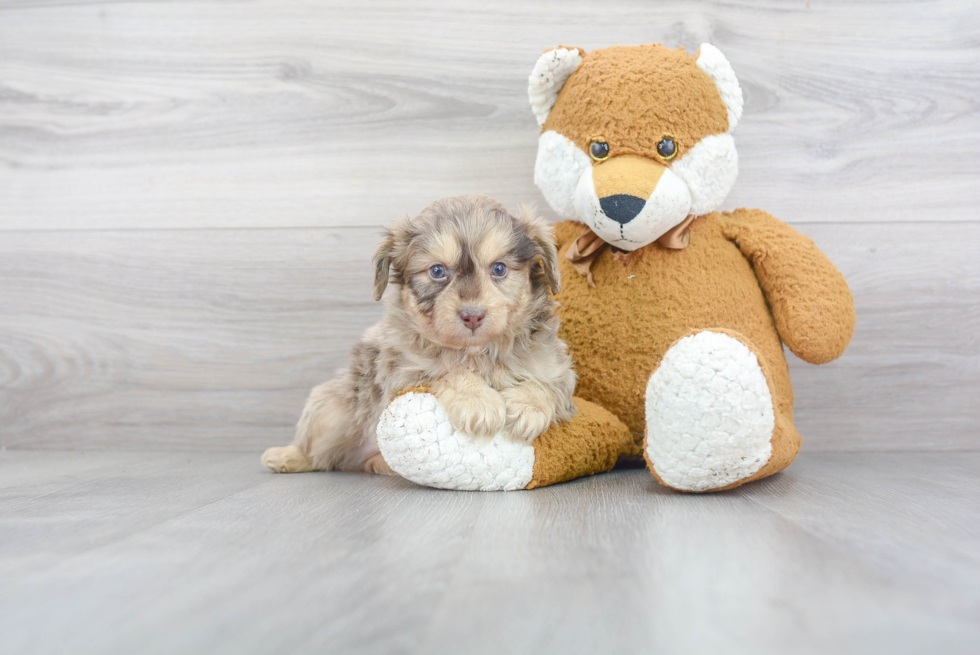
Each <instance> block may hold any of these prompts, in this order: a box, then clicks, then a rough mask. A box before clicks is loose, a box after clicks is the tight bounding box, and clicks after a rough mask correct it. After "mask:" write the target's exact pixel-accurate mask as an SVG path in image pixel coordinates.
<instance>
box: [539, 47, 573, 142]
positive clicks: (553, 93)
mask: <svg viewBox="0 0 980 655" xmlns="http://www.w3.org/2000/svg"><path fill="white" fill-rule="evenodd" d="M581 63H582V55H581V54H579V51H578V50H575V49H572V50H569V49H568V48H555V49H554V50H549V51H548V52H546V53H544V54H543V55H541V56H540V57H538V61H537V63H535V64H534V70H533V71H531V75H530V76H529V77H528V82H527V97H528V99H529V100H530V101H531V110H532V111H533V112H534V115H535V116H536V117H537V119H538V125H544V122H545V121H546V120H548V114H550V113H551V108H552V107H554V105H555V100H557V99H558V92H559V91H561V88H562V87H563V86H564V85H565V81H566V80H568V78H569V77H570V76H571V74H572V73H574V72H575V69H576V68H578V65H579V64H581Z"/></svg>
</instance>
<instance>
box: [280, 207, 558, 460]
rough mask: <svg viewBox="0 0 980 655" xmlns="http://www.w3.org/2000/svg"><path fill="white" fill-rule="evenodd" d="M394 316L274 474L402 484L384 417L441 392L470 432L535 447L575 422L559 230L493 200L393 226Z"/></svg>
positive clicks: (388, 260)
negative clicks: (393, 405)
mask: <svg viewBox="0 0 980 655" xmlns="http://www.w3.org/2000/svg"><path fill="white" fill-rule="evenodd" d="M374 269H375V278H374V297H375V300H380V299H381V297H382V294H383V293H384V291H385V288H386V287H387V286H389V285H390V286H391V287H392V289H391V291H389V293H388V294H387V296H386V299H387V301H386V307H385V315H384V318H383V319H382V320H381V322H380V323H378V324H377V325H375V326H374V327H372V328H371V329H369V330H368V331H367V333H366V334H365V335H364V338H363V339H361V341H360V342H358V343H357V344H356V345H355V346H354V349H353V352H352V353H351V360H350V366H349V368H347V369H344V370H341V371H340V372H339V374H338V376H337V377H336V378H334V379H333V380H331V381H329V382H326V383H325V384H322V385H320V386H318V387H316V388H315V389H313V391H312V393H311V394H310V398H309V400H308V401H307V403H306V408H305V409H304V410H303V415H302V417H301V418H300V420H299V424H298V425H297V427H296V438H295V440H294V441H293V444H292V445H290V446H286V447H284V448H270V449H269V450H267V451H266V452H265V454H264V455H263V456H262V463H263V464H265V465H266V466H268V467H269V468H271V469H272V470H274V471H277V472H279V473H292V472H301V471H315V470H325V471H331V470H342V471H368V472H372V473H383V474H392V472H391V469H390V468H388V466H387V464H385V462H384V460H383V459H382V458H381V455H380V453H379V452H378V446H377V441H376V437H375V430H376V428H377V424H378V419H379V418H380V416H381V412H382V411H383V410H384V408H385V407H386V406H387V405H388V403H390V402H391V400H392V399H393V398H394V397H395V396H396V395H398V393H399V392H401V391H403V390H405V389H408V388H411V387H417V386H424V387H428V388H429V389H430V390H431V391H432V393H433V394H435V396H436V398H437V399H438V400H439V402H440V403H441V404H442V406H443V407H444V408H445V409H446V412H447V413H448V415H449V418H450V420H451V421H452V423H453V425H455V426H456V427H457V428H459V429H462V430H464V431H466V432H467V433H469V434H471V435H474V436H492V435H495V434H497V433H498V432H500V431H501V430H504V431H506V432H508V433H509V434H510V435H511V436H512V437H514V438H517V439H524V440H528V441H529V440H532V439H534V438H535V437H537V436H538V435H539V434H541V433H542V432H544V431H545V430H546V429H547V428H548V426H550V425H551V424H552V423H555V422H559V421H566V420H568V419H570V418H572V417H573V416H574V415H575V411H576V409H575V405H574V403H573V402H572V392H573V391H574V389H575V372H574V371H573V370H572V361H571V358H570V357H569V355H568V350H567V347H566V346H565V343H564V342H563V341H561V340H560V339H559V338H558V316H557V314H556V313H555V307H556V306H557V303H555V302H554V301H553V300H552V299H551V297H550V296H549V295H548V289H549V288H550V289H551V290H552V292H555V293H557V292H558V290H559V287H560V279H559V273H558V252H557V250H556V249H555V244H554V240H553V237H552V233H551V228H550V226H549V225H548V224H547V223H546V222H545V221H544V220H543V219H540V218H536V217H535V216H534V215H533V214H531V213H529V211H528V210H526V209H522V210H521V212H520V213H519V214H518V215H517V216H513V215H511V214H509V213H508V212H507V211H506V210H505V209H504V208H503V207H502V206H501V205H500V204H499V203H497V202H496V201H494V200H492V199H491V198H488V197H486V196H465V197H458V198H447V199H444V200H439V201H436V202H434V203H432V204H431V205H430V206H429V207H427V208H426V209H425V210H424V211H423V212H422V213H421V214H419V215H418V216H416V217H414V218H405V219H402V220H399V221H396V222H395V223H394V224H392V225H391V226H389V227H388V228H387V229H386V231H385V235H384V240H383V241H382V242H381V244H380V245H379V246H378V249H377V251H376V252H375V253H374Z"/></svg>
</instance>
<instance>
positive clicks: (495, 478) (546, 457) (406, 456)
mask: <svg viewBox="0 0 980 655" xmlns="http://www.w3.org/2000/svg"><path fill="white" fill-rule="evenodd" d="M574 400H575V405H576V407H577V408H578V414H577V416H576V417H575V418H573V419H572V420H570V421H567V422H565V423H561V424H559V425H552V426H551V427H550V428H548V430H547V431H546V432H545V433H544V434H542V435H540V436H539V437H538V438H537V439H534V440H533V441H532V442H531V443H528V442H526V441H524V440H523V439H514V438H512V437H510V435H508V434H506V433H500V434H497V435H495V436H494V437H493V438H477V437H471V436H470V435H468V434H466V433H465V432H462V431H461V430H457V429H456V428H455V427H453V425H452V423H451V422H450V421H449V416H448V415H447V414H446V411H445V410H444V409H443V408H442V407H441V406H440V405H439V402H438V401H437V400H436V398H435V396H433V395H432V394H431V393H428V392H427V391H423V390H414V391H409V392H406V393H403V394H402V395H400V396H398V397H397V398H395V399H394V400H393V401H391V404H389V405H388V407H387V408H385V411H384V412H383V413H382V415H381V420H380V421H379V423H378V432H377V436H378V448H379V450H380V451H381V455H382V457H384V460H385V462H387V464H388V466H390V467H391V469H392V470H393V471H394V472H395V473H397V474H398V475H400V476H402V477H403V478H407V479H408V480H411V481H412V482H415V483H416V484H421V485H424V486H427V487H437V488H439V489H458V490H463V491H513V490H516V489H533V488H535V487H543V486H546V485H550V484H556V483H558V482H565V481H566V480H572V479H574V478H578V477H582V476H584V475H592V474H595V473H602V472H604V471H608V470H610V469H611V468H612V467H613V466H615V464H616V462H617V461H618V459H619V458H620V457H622V456H633V457H636V456H637V455H638V454H639V447H638V445H637V444H636V443H635V442H634V439H633V436H632V435H631V434H630V431H629V429H628V428H627V427H626V426H625V425H624V424H623V423H622V422H621V421H620V420H619V419H617V418H616V417H615V416H613V415H612V414H611V413H610V412H607V411H606V410H604V409H602V408H601V407H599V406H598V405H594V404H592V403H590V402H587V401H584V400H582V399H580V398H575V399H574Z"/></svg>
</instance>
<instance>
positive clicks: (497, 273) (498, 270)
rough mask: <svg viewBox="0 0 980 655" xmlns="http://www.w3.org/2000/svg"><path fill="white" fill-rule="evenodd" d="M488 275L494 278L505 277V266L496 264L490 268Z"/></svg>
mask: <svg viewBox="0 0 980 655" xmlns="http://www.w3.org/2000/svg"><path fill="white" fill-rule="evenodd" d="M490 275H492V276H494V277H503V276H505V275H507V265H506V264H505V263H503V262H497V263H496V264H494V265H493V266H491V267H490Z"/></svg>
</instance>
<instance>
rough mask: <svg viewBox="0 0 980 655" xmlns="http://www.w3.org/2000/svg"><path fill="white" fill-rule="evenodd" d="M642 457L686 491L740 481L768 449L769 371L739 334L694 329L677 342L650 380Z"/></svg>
mask: <svg viewBox="0 0 980 655" xmlns="http://www.w3.org/2000/svg"><path fill="white" fill-rule="evenodd" d="M646 418H647V456H648V457H649V458H650V462H651V463H652V464H653V468H654V470H655V471H656V472H657V475H659V476H660V479H661V480H663V482H664V483H665V484H667V485H668V486H671V487H674V488H675V489H682V490H685V491H708V490H710V489H719V488H721V487H725V486H728V485H730V484H733V483H735V482H738V481H739V480H744V479H745V478H747V477H749V476H750V475H752V474H753V473H755V472H757V471H758V470H759V469H761V468H762V467H763V466H765V464H766V462H768V461H769V457H770V456H771V454H772V443H771V439H772V431H773V427H774V426H775V415H774V413H773V408H772V395H771V394H770V393H769V385H768V384H767V383H766V376H765V374H764V373H763V372H762V367H761V366H760V365H759V360H758V358H756V356H755V354H754V353H753V352H752V351H751V350H749V349H748V347H747V346H746V345H745V344H743V343H742V342H741V341H739V340H738V339H735V338H733V337H730V336H728V335H727V334H722V333H719V332H707V331H706V332H699V333H697V334H694V335H691V336H689V337H685V338H683V339H681V340H680V341H678V342H677V343H676V344H675V345H674V346H673V347H672V348H671V349H670V350H668V351H667V354H666V355H664V359H663V361H662V362H661V364H660V367H659V368H658V369H657V370H656V372H654V374H653V375H652V376H650V381H649V383H648V384H647V399H646Z"/></svg>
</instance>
